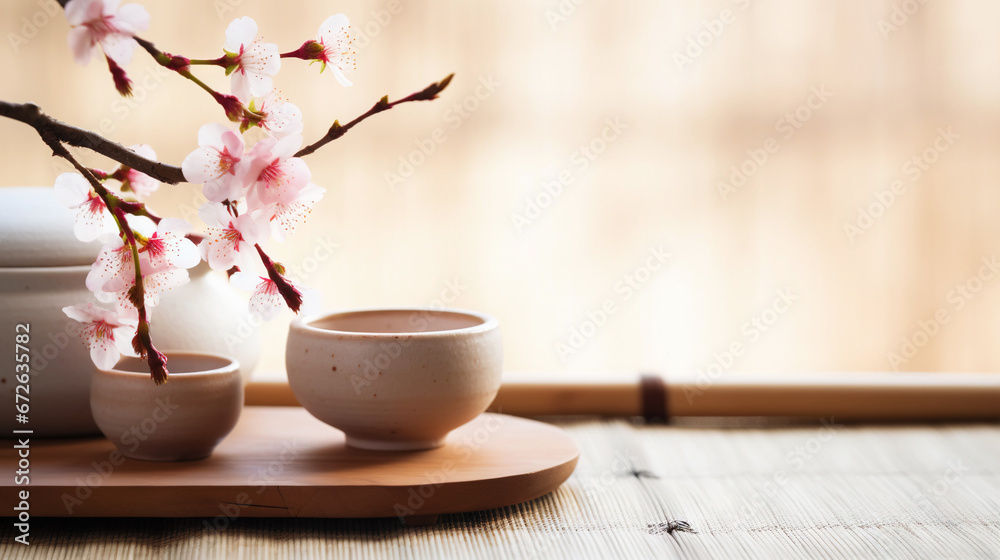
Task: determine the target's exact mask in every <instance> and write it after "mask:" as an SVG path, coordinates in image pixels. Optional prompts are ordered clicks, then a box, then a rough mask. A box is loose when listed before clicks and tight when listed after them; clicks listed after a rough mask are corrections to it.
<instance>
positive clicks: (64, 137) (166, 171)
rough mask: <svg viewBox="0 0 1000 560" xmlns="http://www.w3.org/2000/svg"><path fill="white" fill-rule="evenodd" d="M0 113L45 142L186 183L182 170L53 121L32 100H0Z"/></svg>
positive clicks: (156, 177) (96, 135) (172, 182)
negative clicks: (50, 140)
mask: <svg viewBox="0 0 1000 560" xmlns="http://www.w3.org/2000/svg"><path fill="white" fill-rule="evenodd" d="M0 116H4V117H7V118H9V119H13V120H16V121H21V122H23V123H24V124H26V125H28V126H30V127H32V128H34V129H35V131H36V132H38V135H39V136H41V137H42V140H44V141H45V143H46V144H49V145H50V147H51V144H50V143H49V139H51V138H54V139H56V140H58V141H59V142H60V143H64V144H69V145H71V146H77V147H80V148H87V149H89V150H93V151H95V152H97V153H99V154H102V155H105V156H108V157H109V158H111V159H113V160H115V161H117V162H118V163H121V164H122V165H125V166H128V167H130V168H132V169H135V170H136V171H139V172H140V173H145V174H146V175H149V176H150V177H152V178H154V179H156V180H157V181H160V182H162V183H169V184H171V185H176V184H177V183H183V182H186V180H185V179H184V172H183V171H181V168H180V167H175V166H173V165H168V164H166V163H161V162H159V161H155V160H150V159H146V158H144V157H142V156H140V155H138V154H136V153H135V152H133V151H132V150H129V149H128V148H126V147H125V146H122V145H121V144H119V143H117V142H114V141H112V140H108V139H107V138H105V137H103V136H101V135H100V134H97V133H95V132H91V131H89V130H85V129H82V128H77V127H75V126H71V125H68V124H66V123H64V122H62V121H59V120H56V119H54V118H52V117H50V116H48V115H46V114H45V113H43V112H42V110H41V109H40V108H39V107H38V105H35V104H33V103H9V102H7V101H0Z"/></svg>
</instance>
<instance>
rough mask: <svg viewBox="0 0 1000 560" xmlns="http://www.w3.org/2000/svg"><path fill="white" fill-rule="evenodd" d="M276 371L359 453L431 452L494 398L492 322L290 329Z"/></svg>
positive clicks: (364, 322)
mask: <svg viewBox="0 0 1000 560" xmlns="http://www.w3.org/2000/svg"><path fill="white" fill-rule="evenodd" d="M285 366H286V368H287V370H288V382H289V384H290V385H291V388H292V392H294V393H295V396H296V397H297V398H298V400H299V402H300V403H302V406H303V407H305V409H306V410H308V411H309V412H310V413H311V414H312V415H313V416H315V417H316V418H319V419H320V420H322V421H323V422H326V423H327V424H329V425H331V426H333V427H334V428H337V429H340V430H342V431H343V432H344V433H345V435H346V436H347V445H349V446H352V447H358V448H362V449H376V450H413V449H430V448H433V447H437V446H439V445H441V444H442V443H444V440H445V436H447V435H448V432H450V431H451V430H453V429H455V428H457V427H459V426H461V425H462V424H465V423H466V422H468V421H470V420H472V419H473V418H475V417H476V416H478V415H479V414H481V413H482V412H484V411H485V410H486V408H487V407H488V406H489V405H490V403H491V402H492V401H493V398H494V397H495V396H496V394H497V390H498V389H499V388H500V377H501V374H502V371H503V349H502V346H501V342H500V328H499V323H498V322H497V320H496V319H494V318H492V317H490V316H489V315H484V314H482V313H474V312H471V311H460V310H428V309H412V308H403V309H365V310H358V311H345V312H337V313H327V314H322V315H315V316H312V317H304V318H299V319H296V320H294V321H293V322H292V324H291V327H290V329H289V332H288V346H287V349H286V351H285Z"/></svg>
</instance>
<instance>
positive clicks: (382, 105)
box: [295, 74, 455, 157]
mask: <svg viewBox="0 0 1000 560" xmlns="http://www.w3.org/2000/svg"><path fill="white" fill-rule="evenodd" d="M453 77H455V74H448V76H447V77H446V78H445V79H443V80H441V81H440V82H437V83H434V84H431V85H429V86H427V87H426V88H424V89H423V90H421V91H418V92H416V93H412V94H410V95H407V96H406V97H404V98H402V99H397V100H396V101H391V102H390V101H389V96H388V95H386V96H385V97H383V98H382V99H379V100H378V103H376V104H375V105H373V106H372V108H371V109H368V111H367V112H366V113H364V114H362V115H360V116H358V117H357V118H356V119H354V120H353V121H351V122H349V123H347V124H344V125H342V124H340V121H333V125H331V126H330V130H327V131H326V134H325V135H324V136H323V137H322V138H320V139H319V140H317V141H316V142H313V143H312V144H309V145H308V146H306V147H305V148H302V149H301V150H299V151H298V152H296V154H295V157H303V156H307V155H309V154H311V153H313V152H315V151H316V150H318V149H320V148H322V147H323V146H325V145H327V144H329V143H330V142H333V141H334V140H336V139H337V138H340V137H341V136H343V135H344V134H347V131H348V130H350V129H352V128H354V125H356V124H358V123H360V122H361V121H363V120H365V119H367V118H368V117H371V116H373V115H377V114H379V113H381V112H383V111H388V110H389V109H392V108H393V107H395V106H396V105H399V104H400V103H407V102H410V101H431V100H433V99H437V96H438V94H439V93H441V92H442V91H444V88H446V87H448V84H449V83H451V79H452V78H453Z"/></svg>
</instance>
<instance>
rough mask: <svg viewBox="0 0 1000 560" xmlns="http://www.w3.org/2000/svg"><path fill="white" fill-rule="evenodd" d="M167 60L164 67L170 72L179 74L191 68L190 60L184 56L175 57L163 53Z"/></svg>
mask: <svg viewBox="0 0 1000 560" xmlns="http://www.w3.org/2000/svg"><path fill="white" fill-rule="evenodd" d="M163 55H164V56H166V57H167V58H168V59H169V60H168V61H167V63H166V64H165V65H164V66H166V67H167V68H169V69H171V70H176V71H177V72H180V71H182V70H187V69H188V68H189V67H190V66H191V59H190V58H187V57H184V56H177V55H173V54H170V53H166V52H165V53H163Z"/></svg>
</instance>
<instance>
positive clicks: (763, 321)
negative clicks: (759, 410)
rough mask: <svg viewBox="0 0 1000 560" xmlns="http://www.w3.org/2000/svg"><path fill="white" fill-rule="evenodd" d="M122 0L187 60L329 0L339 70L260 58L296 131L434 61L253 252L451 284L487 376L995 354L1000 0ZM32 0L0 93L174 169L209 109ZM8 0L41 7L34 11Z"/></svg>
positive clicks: (22, 173)
mask: <svg viewBox="0 0 1000 560" xmlns="http://www.w3.org/2000/svg"><path fill="white" fill-rule="evenodd" d="M143 4H144V5H146V7H147V8H148V9H149V11H150V12H151V14H152V25H151V28H150V30H149V31H148V32H147V33H145V36H146V37H147V38H149V39H151V40H153V41H154V42H156V43H157V45H158V46H160V47H161V48H162V49H164V50H166V51H171V52H177V53H179V54H184V55H188V56H191V57H205V58H207V57H215V56H218V55H220V54H221V47H222V42H223V39H224V31H225V28H226V25H227V24H228V23H229V21H231V20H232V19H233V18H235V17H237V16H240V15H249V16H251V17H254V18H255V19H256V20H257V21H258V22H259V23H260V28H261V31H262V33H263V35H264V37H265V38H266V40H268V41H273V42H276V43H278V44H279V45H280V47H281V48H282V50H291V49H293V48H295V47H297V46H298V45H299V44H300V43H301V42H302V41H303V40H305V39H307V38H311V37H312V36H313V34H314V33H315V32H316V28H317V27H318V25H319V23H320V22H321V21H323V19H325V18H326V17H328V16H329V15H331V14H333V13H336V12H343V13H345V14H347V15H348V16H349V17H350V18H351V21H352V23H353V25H354V28H355V29H356V30H357V31H360V32H361V33H363V34H364V35H363V36H361V37H359V39H358V45H359V47H360V48H359V54H358V65H357V70H356V71H355V72H353V73H352V74H350V78H351V79H352V80H353V81H354V82H355V84H356V85H355V87H353V88H349V89H345V88H342V87H340V86H339V85H337V84H336V81H335V80H334V78H333V76H332V75H329V74H323V75H318V74H317V70H318V68H317V67H315V66H313V67H308V66H306V65H305V64H304V63H302V62H301V61H295V60H286V61H284V64H283V68H282V71H281V73H280V74H279V75H278V78H277V84H278V86H279V88H280V89H282V90H283V91H284V93H285V94H286V95H287V96H288V97H289V98H290V99H291V100H292V101H293V102H295V103H297V104H298V105H299V106H300V107H301V108H302V109H303V111H304V112H305V114H306V119H307V123H306V131H305V137H306V139H307V141H309V140H311V139H315V138H317V137H319V136H320V135H321V134H322V133H323V132H324V131H325V130H326V128H327V127H328V126H329V124H330V123H331V122H332V121H333V120H334V119H336V118H339V119H341V121H342V122H344V121H346V120H349V119H351V118H353V117H354V116H355V115H357V114H359V113H361V112H363V111H365V110H366V109H367V108H368V107H369V106H370V105H371V104H372V103H373V102H374V101H375V100H377V99H378V98H379V97H380V96H381V95H383V94H386V93H388V94H389V95H390V97H392V98H397V97H400V96H402V95H405V94H408V93H410V92H411V91H415V90H417V89H419V88H422V87H424V86H425V85H427V84H429V83H430V82H432V81H435V80H438V79H440V78H442V77H444V76H445V75H447V74H448V73H450V72H455V73H456V78H455V81H454V82H453V83H452V85H451V86H450V87H449V88H448V90H447V91H446V92H445V94H444V96H443V98H442V99H440V100H438V101H436V102H433V103H421V104H410V105H405V106H402V107H399V108H397V109H394V110H393V111H392V112H390V113H388V114H384V115H380V116H378V117H375V118H374V119H372V120H370V121H368V122H365V123H364V124H363V125H361V126H359V127H358V128H356V129H355V130H352V131H351V132H350V133H349V134H348V135H347V136H345V137H344V138H342V139H340V140H339V141H337V142H336V143H334V144H332V145H329V146H327V147H326V148H324V149H323V150H322V151H320V152H319V153H317V154H315V155H314V156H311V157H310V158H309V159H308V160H307V161H308V163H309V164H310V166H311V168H312V171H313V177H314V181H315V182H317V183H319V184H320V185H322V186H324V187H325V188H326V189H328V192H327V196H326V198H325V199H324V200H323V201H322V202H321V203H320V204H319V206H318V207H317V209H316V211H315V212H314V213H313V215H312V218H311V221H310V222H309V223H308V224H307V226H306V227H304V228H303V229H301V230H300V231H299V232H297V234H296V235H295V236H294V237H293V238H292V239H291V240H290V241H289V242H288V243H286V244H284V245H282V246H276V245H272V246H271V248H270V251H271V253H272V254H273V255H274V256H276V257H277V258H278V259H280V260H282V261H284V262H285V263H287V264H289V265H291V266H292V267H293V268H296V267H297V268H298V270H299V279H300V280H302V281H303V282H305V283H306V284H308V285H310V286H312V287H315V288H317V289H319V290H320V291H321V292H322V294H323V296H324V305H325V306H326V307H329V308H344V307H358V306H374V305H424V306H426V305H434V304H436V303H437V301H436V300H438V299H445V300H452V301H450V305H452V306H457V307H465V308H472V309H479V310H483V311H486V312H489V313H493V314H495V315H496V316H498V317H499V318H500V320H501V323H502V325H503V329H504V336H505V352H506V366H507V369H508V370H517V371H551V372H561V373H563V374H564V375H566V376H570V375H579V374H581V373H586V372H602V371H629V370H637V369H653V370H660V371H664V372H685V373H691V372H697V371H705V370H706V368H708V367H709V366H711V365H712V364H716V365H715V366H714V368H715V369H713V370H712V371H719V370H729V371H811V370H891V369H899V370H918V371H919V370H943V371H951V370H972V371H983V370H996V369H998V368H1000V344H997V342H996V341H997V338H998V333H997V330H998V329H997V326H998V319H997V318H996V316H997V314H998V311H1000V275H995V272H994V270H993V269H992V268H991V267H983V266H982V262H981V259H983V258H986V259H987V261H989V260H990V259H991V258H992V257H993V256H994V255H997V254H998V253H1000V223H998V220H997V219H996V218H995V216H996V215H997V209H998V208H1000V188H998V185H1000V181H998V179H1000V158H998V157H997V153H998V149H1000V101H998V100H1000V34H997V33H996V29H995V28H996V25H995V22H996V21H998V16H1000V6H998V5H997V4H996V3H994V2H989V1H987V0H964V1H949V2H947V3H945V2H931V3H928V4H926V5H921V4H919V3H918V2H916V1H915V0H911V1H906V2H903V1H900V0H895V1H869V0H851V1H842V2H817V1H813V2H796V1H792V0H759V1H757V0H749V1H745V0H739V1H735V2H734V1H728V0H726V1H705V2H695V1H678V2H658V1H641V2H640V1H635V2H627V3H619V2H607V1H597V0H588V1H585V2H582V3H580V5H579V6H577V5H576V4H574V3H573V2H571V0H562V1H561V2H559V1H557V0H539V1H516V2H511V1H507V2H500V1H499V0H497V1H487V2H465V1H460V0H454V1H435V2H402V3H401V4H400V9H397V10H396V12H397V13H394V14H393V13H390V12H389V11H388V7H389V6H390V3H388V2H371V3H362V2H356V1H344V2H304V1H286V2H264V1H257V0H246V1H242V2H241V1H240V0H216V1H215V2H213V3H208V2H193V1H178V2H149V1H147V2H143ZM44 6H45V4H44V3H38V2H36V1H34V0H19V1H8V2H4V3H3V4H2V5H0V21H2V22H3V24H2V30H3V32H4V35H5V37H6V41H5V44H4V45H3V47H2V48H0V68H3V70H4V75H5V76H6V77H5V78H4V79H3V80H2V82H0V84H2V85H0V98H2V99H5V100H10V101H34V102H36V103H38V104H39V105H41V106H42V108H43V109H44V110H46V111H47V112H49V113H50V114H52V115H54V116H56V117H58V118H60V119H62V120H65V121H67V122H70V123H72V124H76V125H79V126H83V127H87V128H91V129H97V130H101V131H102V132H103V133H105V134H106V135H108V136H110V137H112V138H113V139H115V140H118V141H120V142H122V143H124V144H126V145H128V144H132V143H138V142H145V143H149V144H151V145H152V146H153V147H154V148H155V149H156V151H157V152H158V153H159V155H160V156H161V158H162V159H163V160H165V161H167V162H171V163H175V164H179V162H180V161H181V160H182V159H183V157H184V156H185V155H186V154H187V153H188V152H189V151H191V150H192V149H193V148H194V147H195V146H196V131H197V129H198V127H199V126H200V125H201V124H204V123H206V122H212V121H218V120H219V119H220V117H221V114H220V110H219V108H218V107H217V106H216V105H215V104H214V103H213V102H211V100H210V99H209V98H208V97H207V96H206V95H205V94H204V93H203V92H202V91H200V90H198V89H197V88H196V87H194V86H193V85H192V84H190V83H187V82H185V81H184V80H182V79H180V78H178V77H176V76H172V75H168V74H166V73H165V72H162V71H159V70H158V69H157V68H156V67H155V65H154V64H152V62H151V61H150V60H149V59H148V57H146V56H145V55H144V54H142V53H140V52H137V54H136V59H135V61H134V62H133V63H132V65H131V66H130V67H129V68H128V71H129V73H130V75H131V76H132V78H133V79H134V80H135V82H136V87H137V91H136V95H135V98H134V99H133V100H129V101H123V100H122V99H120V98H118V97H117V95H116V93H115V92H114V89H113V88H112V85H111V80H110V77H109V75H108V73H107V70H106V68H105V67H104V65H103V64H99V63H92V64H91V66H89V67H86V68H80V67H76V66H74V64H73V62H72V59H71V56H70V53H69V50H68V48H67V46H66V34H67V30H68V28H67V25H66V23H65V21H64V20H63V19H62V18H61V16H60V17H56V18H53V19H51V20H49V18H48V17H47V16H46V17H43V16H40V15H39V14H44V13H45V11H44V9H43V7H44ZM22 18H28V20H29V21H30V20H31V19H32V18H34V19H35V20H36V21H38V22H41V21H43V20H48V21H45V22H44V25H40V26H39V28H38V29H37V32H36V33H34V34H32V33H31V31H32V28H31V27H26V26H25V21H24V20H23V19H22ZM29 35H31V36H29ZM17 37H20V39H23V41H22V40H19V39H18V38H17ZM198 70H199V72H198V74H199V75H200V76H203V77H204V78H205V80H206V81H208V82H209V83H211V84H213V85H215V86H217V87H219V88H223V89H225V88H228V80H227V79H226V78H224V77H223V76H222V73H221V71H219V70H218V69H215V68H199V69H198ZM484 84H491V85H489V87H487V86H486V85H484ZM227 91H228V89H227ZM616 122H617V123H618V124H615V125H614V126H613V127H610V126H609V124H608V123H616ZM438 129H440V130H439V131H438V132H435V131H437V130H438ZM939 131H944V134H943V135H942V134H941V132H939ZM949 131H950V132H949ZM602 135H603V138H602ZM435 137H436V138H438V139H441V138H444V140H443V141H442V142H435V141H433V140H428V139H429V138H435ZM939 137H940V138H939ZM935 142H936V144H935ZM421 144H422V145H424V147H425V151H428V150H427V147H428V146H429V145H433V146H434V150H433V152H432V153H430V154H429V155H423V154H421V153H419V152H417V153H416V154H414V150H418V149H419V146H420V145H421ZM581 147H588V148H587V152H586V153H585V152H584V151H582V150H581ZM768 150H770V153H769V152H768ZM401 157H402V158H403V159H404V160H405V159H406V158H410V160H411V162H412V163H418V165H413V166H412V169H411V168H410V167H408V166H407V165H404V164H402V163H401ZM755 158H756V161H755ZM765 158H766V159H765ZM913 158H917V159H916V160H914V159H913ZM87 161H88V162H90V163H92V164H93V165H100V164H101V163H103V162H102V158H100V157H93V156H88V158H87ZM0 165H2V166H3V178H2V181H0V182H2V183H4V184H7V185H36V184H42V185H47V184H52V182H53V180H54V178H55V177H56V175H57V174H58V173H59V172H60V171H61V170H63V169H64V167H65V166H64V165H62V164H59V163H56V162H54V161H53V160H52V159H51V158H50V156H49V154H48V152H47V150H46V149H45V148H44V146H43V145H42V143H41V142H40V141H39V140H38V138H37V137H36V136H35V134H34V132H33V131H32V130H30V129H29V128H27V127H25V126H23V125H21V124H18V123H12V122H7V121H0ZM741 167H742V168H743V170H744V178H745V182H742V183H741V180H742V179H741V177H740V176H736V177H733V175H734V168H735V169H738V168H741ZM393 173H395V174H397V175H399V178H400V179H402V181H397V180H392V177H391V176H390V175H389V174H393ZM737 175H738V174H737ZM560 180H561V181H562V185H561V186H557V183H554V182H558V181H560ZM734 180H735V182H734ZM897 181H898V182H897ZM723 183H728V185H729V186H724V185H723ZM546 185H548V188H549V191H551V192H553V193H558V194H557V195H555V196H553V195H551V194H549V191H546ZM893 188H895V192H893ZM560 189H561V191H560ZM197 193H198V189H197V188H196V187H194V186H190V185H184V186H178V187H163V188H162V189H161V191H160V193H158V195H157V196H156V197H155V198H154V200H153V202H152V206H153V207H154V208H155V209H156V210H157V211H159V213H161V214H171V213H181V214H182V215H185V216H187V217H191V211H190V209H191V207H192V206H193V205H196V204H197V201H198V194H197ZM880 200H881V202H880ZM532 204H534V205H537V207H532ZM862 210H863V212H864V215H859V212H861V211H862ZM848 226H853V227H855V228H857V229H851V228H850V227H848ZM328 246H335V250H333V251H332V254H331V255H329V256H325V257H324V258H316V256H315V255H316V254H317V249H319V248H322V247H328ZM660 248H662V250H663V251H664V252H667V253H669V257H667V258H663V257H662V256H661V257H660V259H661V260H664V261H665V263H664V264H663V265H662V266H661V265H660V262H659V260H657V259H655V258H653V259H652V260H650V259H649V257H650V256H651V255H654V254H655V253H656V252H657V251H658V250H659V249H660ZM319 254H322V255H326V253H325V252H324V251H320V252H319ZM647 264H648V265H652V266H650V267H649V268H646V266H647ZM653 268H656V270H653ZM977 274H981V277H980V276H977ZM602 314H603V315H604V316H603V318H602ZM935 315H937V317H938V319H934V318H935ZM588 317H590V318H588ZM931 319H934V321H935V322H939V323H944V324H940V325H938V324H936V323H933V324H932V323H929V322H927V321H928V320H931ZM288 320H289V319H288V316H287V315H285V316H284V317H283V318H281V319H279V320H277V321H275V322H273V323H271V324H269V325H267V326H266V327H265V332H266V334H267V336H268V339H267V343H266V348H265V355H264V359H263V363H262V368H263V369H271V370H275V369H281V368H282V367H283V366H282V364H283V356H282V353H283V347H284V333H285V329H286V327H287V322H288ZM588 321H593V323H595V324H591V323H588ZM755 321H756V323H755ZM921 322H923V325H924V326H923V327H921ZM596 323H600V324H599V325H598V324H596ZM921 329H923V330H921ZM574 330H576V332H577V333H579V334H574ZM924 332H926V333H929V334H927V335H925V334H923V333H924ZM909 343H913V344H914V348H913V349H912V350H913V351H911V349H910V348H909V347H907V344H909ZM561 344H562V345H565V346H560V345H561ZM734 344H736V345H737V348H738V349H740V350H741V351H740V352H737V353H735V354H738V355H734V354H729V355H727V352H730V351H731V349H732V347H733V345H734ZM577 346H578V347H577ZM917 346H919V348H918V347H917ZM892 353H896V354H898V355H899V359H896V358H895V357H894V356H893V355H892Z"/></svg>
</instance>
